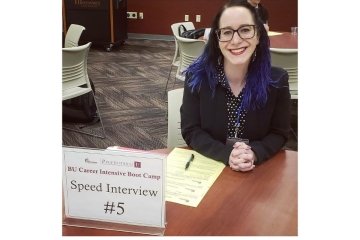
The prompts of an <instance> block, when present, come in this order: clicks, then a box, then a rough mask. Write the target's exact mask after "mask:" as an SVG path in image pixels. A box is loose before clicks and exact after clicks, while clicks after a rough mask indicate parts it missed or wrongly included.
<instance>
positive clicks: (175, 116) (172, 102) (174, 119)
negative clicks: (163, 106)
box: [167, 88, 187, 149]
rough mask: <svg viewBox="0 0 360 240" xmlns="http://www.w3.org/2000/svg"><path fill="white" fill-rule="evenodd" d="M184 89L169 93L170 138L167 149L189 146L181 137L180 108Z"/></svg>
mask: <svg viewBox="0 0 360 240" xmlns="http://www.w3.org/2000/svg"><path fill="white" fill-rule="evenodd" d="M183 94H184V88H179V89H174V90H171V91H168V138H167V148H170V149H171V148H174V147H181V146H187V144H186V143H185V141H184V139H183V137H182V135H181V126H180V122H181V118H180V107H181V104H182V99H183Z"/></svg>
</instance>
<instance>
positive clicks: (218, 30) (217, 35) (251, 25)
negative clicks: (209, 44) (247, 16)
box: [215, 24, 256, 42]
mask: <svg viewBox="0 0 360 240" xmlns="http://www.w3.org/2000/svg"><path fill="white" fill-rule="evenodd" d="M244 27H252V28H253V29H254V34H253V36H251V37H248V38H243V37H241V35H240V33H239V30H240V29H242V28H244ZM222 29H227V30H231V31H232V32H233V33H232V36H231V38H230V40H226V41H221V40H220V34H221V30H222ZM235 32H237V34H238V35H239V37H240V38H241V39H242V40H246V39H252V38H253V37H255V34H256V25H255V24H248V25H243V26H241V27H239V28H238V29H236V30H234V29H232V28H219V29H217V30H215V33H216V37H217V39H218V40H219V42H230V41H231V40H232V39H233V38H234V34H235Z"/></svg>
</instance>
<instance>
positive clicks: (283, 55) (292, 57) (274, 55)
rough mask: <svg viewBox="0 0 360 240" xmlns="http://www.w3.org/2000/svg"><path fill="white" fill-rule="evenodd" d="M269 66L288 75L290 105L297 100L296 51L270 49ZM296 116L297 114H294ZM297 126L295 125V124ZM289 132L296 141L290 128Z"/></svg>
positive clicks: (295, 135) (294, 133)
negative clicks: (277, 68) (281, 69)
mask: <svg viewBox="0 0 360 240" xmlns="http://www.w3.org/2000/svg"><path fill="white" fill-rule="evenodd" d="M270 54H271V65H272V66H276V67H281V68H283V69H285V70H286V71H287V72H288V74H289V91H290V95H291V99H292V100H293V101H292V104H294V103H295V104H296V106H297V100H298V50H297V49H285V48H270ZM296 116H297V114H296ZM296 125H297V123H296ZM290 130H291V132H292V134H293V135H294V137H295V139H296V141H297V133H296V132H295V130H294V128H293V127H291V129H290Z"/></svg>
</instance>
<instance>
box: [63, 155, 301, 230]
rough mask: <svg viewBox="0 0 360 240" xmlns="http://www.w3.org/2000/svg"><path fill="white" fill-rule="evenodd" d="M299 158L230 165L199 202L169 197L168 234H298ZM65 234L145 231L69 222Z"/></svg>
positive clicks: (167, 210)
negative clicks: (246, 168)
mask: <svg viewBox="0 0 360 240" xmlns="http://www.w3.org/2000/svg"><path fill="white" fill-rule="evenodd" d="M157 152H162V153H164V152H167V153H168V152H169V151H168V150H158V151H157ZM297 163H298V161H297V152H294V151H281V152H279V153H278V154H277V155H276V156H274V157H273V158H272V159H269V160H268V161H267V162H265V163H263V164H261V165H259V166H256V167H255V169H254V170H253V171H251V172H246V173H242V172H235V171H232V170H231V169H230V168H229V167H228V166H227V167H226V168H225V169H224V170H223V172H222V173H221V174H220V176H219V177H218V179H217V180H216V181H215V183H214V185H213V186H212V187H211V188H210V189H209V191H208V193H207V194H206V195H205V197H204V198H203V200H202V201H201V202H200V204H199V206H198V207H196V208H193V207H188V206H184V205H180V204H177V203H172V202H166V219H167V226H166V230H165V235H167V236H179V235H181V236H245V235H253V236H259V235H262V236H263V235H266V236H274V235H276V236H278V235H285V236H296V235H297V232H298V230H297V225H298V220H297V219H298V207H297V206H298V204H297V203H298V200H297V196H298V194H297V179H298V174H297ZM63 235H64V236H120V235H127V236H129V235H140V234H135V233H126V232H119V231H110V230H101V229H90V228H81V227H70V226H63Z"/></svg>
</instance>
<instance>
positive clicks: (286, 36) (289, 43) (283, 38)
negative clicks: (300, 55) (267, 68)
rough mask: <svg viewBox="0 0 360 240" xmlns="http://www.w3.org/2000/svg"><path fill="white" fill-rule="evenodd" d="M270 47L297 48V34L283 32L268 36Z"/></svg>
mask: <svg viewBox="0 0 360 240" xmlns="http://www.w3.org/2000/svg"><path fill="white" fill-rule="evenodd" d="M269 38H270V47H271V48H296V49H297V48H298V35H293V34H291V33H289V32H283V33H282V34H280V35H276V36H269Z"/></svg>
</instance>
